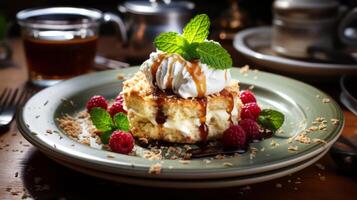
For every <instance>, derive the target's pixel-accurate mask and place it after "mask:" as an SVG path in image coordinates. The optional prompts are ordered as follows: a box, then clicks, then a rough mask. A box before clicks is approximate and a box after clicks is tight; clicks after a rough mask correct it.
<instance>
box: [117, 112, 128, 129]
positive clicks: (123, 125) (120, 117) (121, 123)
mask: <svg viewBox="0 0 357 200" xmlns="http://www.w3.org/2000/svg"><path fill="white" fill-rule="evenodd" d="M113 119H114V124H115V126H116V128H117V129H119V130H122V131H129V120H128V118H127V116H126V115H125V114H124V113H121V112H119V113H117V114H115V115H114V117H113Z"/></svg>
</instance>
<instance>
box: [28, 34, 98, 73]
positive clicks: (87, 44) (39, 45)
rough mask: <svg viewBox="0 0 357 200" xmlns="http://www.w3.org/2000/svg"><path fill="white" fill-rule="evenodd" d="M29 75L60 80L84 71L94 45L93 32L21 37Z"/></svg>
mask: <svg viewBox="0 0 357 200" xmlns="http://www.w3.org/2000/svg"><path fill="white" fill-rule="evenodd" d="M24 48H25V54H26V59H27V64H28V69H29V73H30V77H31V78H32V79H34V80H43V79H45V80H46V79H50V80H61V79H67V78H70V77H74V76H77V75H80V74H84V73H86V72H88V71H89V70H90V69H91V67H92V65H93V63H94V57H95V53H96V49H97V36H89V37H86V38H81V37H77V36H74V37H72V38H71V39H66V38H58V37H56V39H53V38H47V39H46V38H30V37H25V38H24Z"/></svg>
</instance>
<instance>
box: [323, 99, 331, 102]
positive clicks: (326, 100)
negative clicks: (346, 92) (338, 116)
mask: <svg viewBox="0 0 357 200" xmlns="http://www.w3.org/2000/svg"><path fill="white" fill-rule="evenodd" d="M330 102H331V100H330V99H329V98H323V99H322V103H330Z"/></svg>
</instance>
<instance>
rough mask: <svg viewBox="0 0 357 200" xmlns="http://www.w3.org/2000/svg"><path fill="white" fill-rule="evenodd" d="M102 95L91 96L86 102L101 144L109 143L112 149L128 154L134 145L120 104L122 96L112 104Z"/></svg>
mask: <svg viewBox="0 0 357 200" xmlns="http://www.w3.org/2000/svg"><path fill="white" fill-rule="evenodd" d="M107 107H108V103H107V101H106V99H105V98H104V97H102V96H98V95H97V96H93V97H92V98H91V99H90V100H89V101H88V102H87V111H88V112H89V114H90V118H91V121H92V122H93V125H94V126H95V128H96V129H97V132H96V134H97V135H99V137H100V139H101V141H102V143H103V144H109V146H110V148H111V150H112V151H114V152H117V153H123V154H128V153H130V152H131V150H132V149H133V147H134V139H133V136H132V135H131V134H130V133H128V131H129V121H128V118H127V116H126V113H125V110H124V109H123V105H122V98H121V97H117V98H116V101H115V102H114V103H113V104H112V106H110V107H109V109H107Z"/></svg>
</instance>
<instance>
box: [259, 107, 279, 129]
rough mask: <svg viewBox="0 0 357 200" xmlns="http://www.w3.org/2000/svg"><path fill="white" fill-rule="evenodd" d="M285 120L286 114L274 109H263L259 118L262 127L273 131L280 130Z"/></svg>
mask: <svg viewBox="0 0 357 200" xmlns="http://www.w3.org/2000/svg"><path fill="white" fill-rule="evenodd" d="M284 121H285V117H284V114H283V113H281V112H279V111H276V110H273V109H263V110H262V111H261V112H260V114H259V117H258V120H257V122H258V123H259V124H260V125H261V126H262V127H264V128H266V129H269V130H271V131H273V132H275V131H276V130H278V129H279V128H280V127H281V126H282V125H283V123H284Z"/></svg>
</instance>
